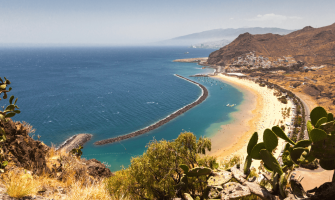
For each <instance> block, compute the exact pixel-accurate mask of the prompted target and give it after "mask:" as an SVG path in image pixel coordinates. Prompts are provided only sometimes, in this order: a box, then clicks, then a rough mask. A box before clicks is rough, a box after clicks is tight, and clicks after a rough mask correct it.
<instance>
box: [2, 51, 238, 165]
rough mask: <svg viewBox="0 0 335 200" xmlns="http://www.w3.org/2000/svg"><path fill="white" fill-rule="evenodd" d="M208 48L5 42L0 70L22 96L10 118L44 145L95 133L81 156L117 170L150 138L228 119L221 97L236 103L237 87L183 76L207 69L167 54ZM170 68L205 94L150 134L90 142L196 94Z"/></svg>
mask: <svg viewBox="0 0 335 200" xmlns="http://www.w3.org/2000/svg"><path fill="white" fill-rule="evenodd" d="M185 52H189V54H185ZM209 53H211V50H208V49H189V48H183V47H109V48H107V47H106V48H93V47H90V48H88V47H87V48H83V47H81V48H74V47H73V48H60V47H59V48H3V49H0V63H1V65H0V69H1V74H0V76H2V77H3V76H6V77H7V78H8V79H9V80H11V81H12V85H11V87H13V90H12V92H11V94H13V95H15V96H16V97H18V98H19V101H18V105H19V106H20V109H21V111H22V112H21V114H19V115H17V116H15V117H14V118H13V119H14V120H16V121H27V122H29V123H30V124H32V125H33V126H34V128H36V133H35V135H41V136H42V137H41V140H42V141H44V142H45V143H46V144H48V145H51V144H52V143H53V144H55V145H59V144H61V143H62V142H63V141H64V140H66V139H68V138H69V137H71V136H72V135H74V134H78V133H90V134H93V138H92V140H91V141H89V142H88V143H87V144H86V145H85V146H84V149H83V152H84V154H83V157H85V158H87V159H90V158H96V159H98V160H100V161H101V162H107V163H108V164H109V166H110V169H111V170H112V171H116V170H119V169H120V168H121V166H122V165H123V166H128V165H129V164H130V158H131V157H133V156H137V155H141V154H142V153H143V152H144V151H145V146H146V144H147V143H148V142H149V141H150V140H152V139H153V138H155V139H157V140H160V139H163V138H164V139H166V140H172V139H175V138H177V137H178V135H179V134H180V132H182V131H184V130H185V131H191V132H193V133H194V134H196V135H197V136H208V137H210V136H213V134H214V133H215V132H216V131H217V130H218V129H219V128H220V125H221V124H225V123H229V122H230V120H232V119H230V117H229V113H231V112H234V111H236V107H232V108H231V107H226V104H227V103H229V104H237V105H239V104H240V103H241V102H242V100H243V94H242V93H241V92H239V91H238V90H237V89H235V88H233V87H232V86H230V85H227V84H223V83H220V82H217V81H216V80H214V79H208V80H204V79H197V78H192V77H191V78H190V77H188V76H189V75H193V74H198V73H209V72H212V71H213V70H212V69H201V66H198V65H197V64H195V63H175V62H172V61H173V60H174V59H181V58H193V57H207V56H208V55H209ZM173 74H180V75H182V76H185V77H187V78H190V79H192V80H194V81H197V82H199V83H201V84H203V85H204V86H205V87H207V89H208V90H209V97H208V98H207V99H206V100H205V101H204V102H203V103H201V104H200V105H198V106H196V107H195V108H193V109H191V110H189V111H187V112H186V113H184V114H182V115H180V116H179V117H177V118H175V119H174V120H172V121H170V122H169V123H167V124H165V125H163V126H161V127H159V128H158V129H156V130H153V131H151V132H148V133H147V134H144V135H142V136H139V137H136V138H132V139H128V140H124V141H122V142H119V143H115V144H108V145H103V146H95V145H93V143H94V142H95V141H98V140H102V139H106V138H110V137H115V136H118V135H123V134H127V133H130V132H133V131H136V130H138V129H141V128H144V127H146V126H148V125H151V124H153V123H155V122H157V121H158V120H160V119H162V118H164V117H166V116H167V115H169V114H171V113H172V112H174V111H176V110H178V109H180V108H181V107H183V106H185V105H187V104H189V103H191V102H193V101H195V100H196V99H197V98H198V97H199V96H200V94H201V90H200V88H199V87H198V86H196V85H194V84H192V83H190V82H187V81H185V80H183V79H180V78H177V77H175V76H174V75H173ZM1 104H2V105H4V104H5V101H4V100H2V101H1ZM35 138H36V136H35Z"/></svg>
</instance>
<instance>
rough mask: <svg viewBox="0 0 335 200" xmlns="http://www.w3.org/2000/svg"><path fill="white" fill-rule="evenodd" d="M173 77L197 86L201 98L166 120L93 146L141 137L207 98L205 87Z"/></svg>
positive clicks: (101, 141)
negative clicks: (199, 89)
mask: <svg viewBox="0 0 335 200" xmlns="http://www.w3.org/2000/svg"><path fill="white" fill-rule="evenodd" d="M175 76H177V77H179V78H181V79H184V80H186V81H189V82H191V83H193V84H195V85H197V86H199V87H200V88H201V90H202V94H201V96H200V97H199V98H198V99H197V100H195V101H194V102H193V103H190V104H188V105H186V106H184V107H183V108H181V109H179V110H177V111H176V112H174V113H172V114H171V115H169V116H167V117H166V118H164V119H162V120H160V121H158V122H156V123H155V124H152V125H150V126H148V127H146V128H143V129H141V130H138V131H135V132H132V133H129V134H126V135H121V136H118V137H114V138H109V139H106V140H100V141H97V142H95V143H94V144H95V145H104V144H110V143H114V142H119V141H122V140H125V139H129V138H132V137H136V136H139V135H142V134H144V133H147V132H149V131H152V130H154V129H156V128H158V127H160V126H162V125H164V124H166V123H167V122H169V121H171V120H172V119H174V118H176V117H178V116H179V115H181V114H183V113H185V112H186V111H188V110H190V109H191V108H193V107H195V106H196V105H198V104H200V103H201V102H203V101H204V100H205V99H206V98H207V97H208V90H207V88H206V87H205V86H203V85H201V84H199V83H197V82H195V81H192V80H190V79H187V78H185V77H183V76H180V75H178V74H175Z"/></svg>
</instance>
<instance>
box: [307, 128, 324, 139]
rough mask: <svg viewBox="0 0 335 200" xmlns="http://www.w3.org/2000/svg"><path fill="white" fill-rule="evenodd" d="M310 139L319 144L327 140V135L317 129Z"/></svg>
mask: <svg viewBox="0 0 335 200" xmlns="http://www.w3.org/2000/svg"><path fill="white" fill-rule="evenodd" d="M310 137H311V138H310V139H311V140H312V141H313V142H318V141H322V140H324V139H326V137H327V133H326V132H325V131H324V130H322V129H318V128H315V129H313V130H312V131H311V133H310Z"/></svg>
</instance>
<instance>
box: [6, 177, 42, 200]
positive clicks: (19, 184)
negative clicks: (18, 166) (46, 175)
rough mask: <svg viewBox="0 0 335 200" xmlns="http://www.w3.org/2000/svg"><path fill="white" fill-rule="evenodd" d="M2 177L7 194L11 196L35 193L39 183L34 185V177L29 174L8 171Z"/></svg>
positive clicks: (17, 196) (19, 196)
mask: <svg viewBox="0 0 335 200" xmlns="http://www.w3.org/2000/svg"><path fill="white" fill-rule="evenodd" d="M3 177H4V179H3V182H4V185H5V187H6V190H7V194H8V195H9V196H11V197H15V198H22V197H24V196H27V195H32V194H36V192H37V190H38V188H39V185H36V182H35V180H34V178H33V177H32V176H31V175H30V174H24V173H22V172H19V173H18V172H15V171H10V172H8V173H7V174H6V175H5V176H3Z"/></svg>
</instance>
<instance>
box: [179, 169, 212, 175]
mask: <svg viewBox="0 0 335 200" xmlns="http://www.w3.org/2000/svg"><path fill="white" fill-rule="evenodd" d="M211 173H212V170H211V169H210V168H207V167H195V168H193V169H191V170H189V171H188V173H185V174H186V175H187V176H189V177H194V176H203V175H209V174H211Z"/></svg>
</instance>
